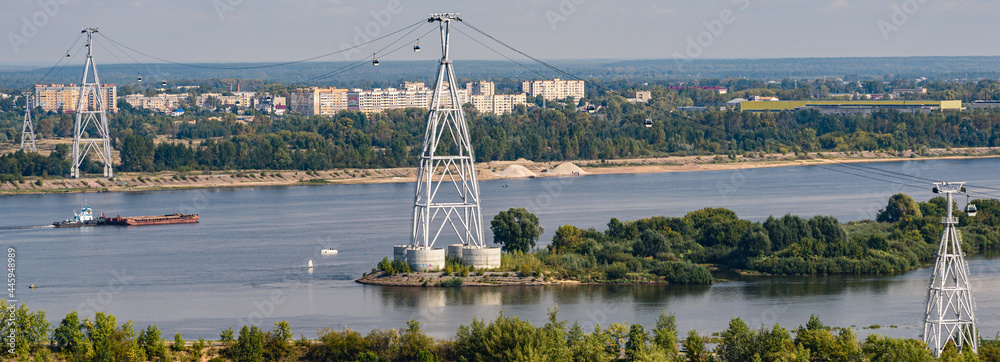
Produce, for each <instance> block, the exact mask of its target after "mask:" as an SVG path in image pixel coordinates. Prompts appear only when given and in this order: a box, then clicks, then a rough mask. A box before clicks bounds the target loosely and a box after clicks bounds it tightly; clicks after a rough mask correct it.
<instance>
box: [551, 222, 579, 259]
mask: <svg viewBox="0 0 1000 362" xmlns="http://www.w3.org/2000/svg"><path fill="white" fill-rule="evenodd" d="M583 240H584V237H583V230H580V228H578V227H576V226H573V225H563V226H560V227H559V230H556V235H555V236H554V237H552V243H551V244H549V247H548V248H549V251H551V252H555V253H561V252H575V251H576V248H577V247H578V246H580V244H581V243H583Z"/></svg>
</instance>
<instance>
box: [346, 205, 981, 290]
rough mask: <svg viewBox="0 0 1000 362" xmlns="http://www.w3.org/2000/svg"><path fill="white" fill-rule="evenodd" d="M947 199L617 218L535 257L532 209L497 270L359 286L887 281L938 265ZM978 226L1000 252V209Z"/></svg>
mask: <svg viewBox="0 0 1000 362" xmlns="http://www.w3.org/2000/svg"><path fill="white" fill-rule="evenodd" d="M945 202H946V201H945V198H944V197H935V198H932V199H930V200H928V201H926V202H916V201H914V199H913V198H912V197H910V196H909V195H906V194H896V195H893V196H891V197H890V198H889V200H888V202H887V204H886V206H885V207H884V208H883V209H882V210H880V211H879V212H878V215H877V217H876V220H863V221H855V222H849V223H846V224H843V223H840V222H839V221H838V220H837V219H836V218H834V217H830V216H814V217H811V218H802V217H799V216H795V215H785V216H782V217H777V218H776V217H769V218H768V219H767V220H765V221H764V222H751V221H748V220H742V219H740V218H739V217H737V215H736V213H735V212H733V211H731V210H728V209H724V208H705V209H701V210H697V211H692V212H689V213H688V214H687V215H685V216H684V217H662V216H658V217H651V218H646V219H641V220H634V221H625V222H622V221H619V220H618V219H611V221H609V222H608V228H607V230H605V231H603V232H602V231H598V230H595V229H593V228H590V229H581V228H578V227H575V226H572V225H564V226H561V227H559V229H558V230H557V231H556V232H555V235H554V236H553V237H552V241H551V242H550V243H549V244H548V246H546V247H545V248H541V249H538V250H532V248H534V247H535V245H536V242H537V240H538V238H539V235H540V234H541V233H542V231H543V230H541V229H540V227H539V226H538V218H537V217H536V216H535V215H533V214H531V213H530V212H528V211H527V210H525V209H519V208H518V209H515V208H512V209H510V210H507V211H502V212H500V213H499V214H498V215H497V216H496V217H495V218H494V219H493V221H492V222H491V225H492V230H493V233H494V240H495V241H496V242H497V243H498V244H500V245H502V249H503V251H504V252H505V253H504V254H503V255H502V256H501V258H502V262H501V267H500V268H499V269H497V270H489V271H485V270H474V269H472V268H470V267H468V266H465V265H462V263H461V261H460V260H458V259H449V260H448V261H447V263H446V267H445V269H444V270H442V271H438V272H422V273H415V272H411V271H410V270H409V267H408V266H407V265H406V264H405V263H403V262H400V261H396V262H392V261H390V260H389V259H388V258H386V259H384V260H383V261H382V262H381V263H379V265H378V266H377V267H376V268H375V269H373V270H372V273H371V274H366V275H365V276H363V277H362V278H361V279H359V280H358V281H359V282H362V283H370V284H383V285H401V286H443V287H448V286H462V285H474V286H481V285H545V284H555V283H565V282H571V283H575V282H579V283H619V284H620V283H668V284H709V283H712V282H713V281H714V280H715V279H714V278H713V275H712V271H718V270H726V271H733V272H738V273H744V274H762V275H795V274H885V273H899V272H905V271H910V270H914V269H916V268H919V267H921V266H924V265H926V264H927V263H929V262H930V261H931V260H933V257H934V256H935V253H936V252H937V245H938V242H939V239H940V237H941V232H942V230H943V226H942V224H941V223H940V221H941V218H942V217H944V216H945V215H944V214H945V210H946V205H945ZM971 203H972V204H974V205H976V206H977V208H978V210H979V213H978V215H977V216H975V217H969V216H967V215H965V214H964V213H962V212H960V211H959V210H962V209H963V208H960V207H957V206H956V207H954V210H956V211H954V215H952V216H954V217H957V218H958V220H959V225H958V230H959V233H960V234H961V235H962V244H963V250H964V251H965V252H966V253H968V254H977V253H982V252H985V251H990V250H996V249H997V248H998V247H1000V201H997V200H992V199H990V200H987V199H978V200H973V201H972V202H971Z"/></svg>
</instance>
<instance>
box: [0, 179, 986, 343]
mask: <svg viewBox="0 0 1000 362" xmlns="http://www.w3.org/2000/svg"><path fill="white" fill-rule="evenodd" d="M998 162H1000V160H998V159H974V160H946V161H945V160H935V161H911V162H892V163H873V164H867V165H866V167H873V168H877V169H881V170H887V171H891V172H898V173H905V174H909V175H914V176H918V177H921V178H926V179H932V180H937V179H943V180H952V181H967V182H969V183H970V185H976V186H987V187H993V188H1000V167H997V166H998ZM830 168H833V169H838V170H842V171H847V172H851V173H856V174H862V175H867V176H870V177H876V178H883V179H888V178H889V177H886V176H875V174H872V173H869V172H866V171H861V170H859V169H851V168H843V167H842V166H830ZM959 176H960V178H959V179H956V178H957V177H959ZM897 181H899V180H897ZM904 183H905V185H900V184H893V183H887V182H880V181H877V180H873V179H871V178H863V177H858V176H855V175H849V174H845V173H841V172H834V171H832V170H830V169H829V168H824V167H814V166H807V167H782V168H764V169H754V170H734V171H705V172H683V173H661V174H636V175H602V176H582V177H571V178H537V179H526V180H498V181H489V182H483V183H482V184H481V188H482V197H483V214H484V218H485V219H486V225H487V226H488V225H489V219H491V218H492V217H493V216H494V215H496V213H497V212H499V211H501V210H506V209H507V208H510V207H527V208H529V209H530V210H531V211H532V212H534V213H535V214H537V215H538V216H539V218H540V220H541V222H542V225H543V226H544V228H545V230H546V232H545V233H544V234H543V235H542V240H543V241H542V242H541V244H545V243H547V241H548V240H551V238H552V235H553V233H554V232H555V230H556V229H557V228H558V227H559V226H560V225H563V224H572V225H576V226H579V227H594V228H598V229H599V230H603V229H604V228H605V226H604V225H606V224H607V222H608V220H609V219H610V218H612V217H617V218H619V219H622V220H631V219H637V218H643V217H649V216H657V215H667V216H683V215H684V214H685V213H687V212H689V211H692V210H697V209H700V208H703V207H726V208H729V209H732V210H734V211H736V212H737V213H738V215H739V216H740V217H742V218H746V219H750V220H754V221H762V220H763V219H765V218H767V216H769V215H783V214H786V213H792V214H798V215H802V216H805V217H809V216H813V215H817V214H822V215H833V216H836V217H837V218H839V219H840V220H841V221H850V220H861V219H870V218H873V217H874V213H875V212H876V211H877V210H878V209H880V208H882V207H884V206H885V204H886V201H887V199H888V197H889V196H890V195H892V194H894V193H897V192H906V193H908V194H910V195H912V196H913V197H914V198H916V199H917V200H920V201H923V200H927V199H929V198H930V197H932V196H934V195H933V194H931V192H930V189H931V185H930V184H929V183H922V182H904ZM504 185H506V186H507V187H504ZM970 190H972V191H975V190H977V189H976V188H975V187H970ZM985 191H986V192H989V193H995V194H1000V192H996V191H989V190H985ZM0 202H2V205H3V206H4V208H5V209H6V210H7V211H6V212H5V213H4V216H5V217H4V218H3V219H0V228H2V229H3V230H0V243H2V245H4V246H8V247H13V248H15V250H16V251H17V258H16V263H17V269H16V271H17V281H18V285H17V293H18V298H17V299H18V300H19V301H21V302H26V303H27V304H28V306H29V307H30V308H32V309H39V308H41V309H44V310H45V311H46V313H47V314H48V317H49V319H50V320H51V321H52V323H53V324H57V323H58V321H59V319H61V318H62V317H63V316H65V315H66V313H68V312H70V311H72V310H77V311H80V312H81V315H82V316H81V318H83V317H87V316H90V317H91V318H92V316H93V314H94V312H95V311H103V312H110V313H114V314H115V315H116V316H117V317H118V320H119V322H122V321H125V320H132V321H134V322H135V323H136V325H137V326H138V328H143V327H145V326H146V325H148V324H153V323H156V324H157V325H158V326H159V327H160V329H162V330H163V331H164V333H165V334H164V335H171V334H173V333H175V332H181V333H183V334H184V337H185V338H187V339H193V338H198V337H199V336H200V337H205V338H207V339H216V338H218V335H219V331H220V330H221V329H223V328H226V327H229V326H233V327H234V328H237V329H238V328H239V326H240V325H242V324H245V323H256V324H258V325H262V326H264V327H265V329H270V326H271V325H272V324H273V323H274V322H277V321H281V320H287V321H288V322H289V323H290V324H291V326H292V328H293V330H294V332H295V333H302V334H304V335H305V336H306V337H309V338H315V337H316V331H317V330H318V329H320V328H324V327H331V328H343V327H350V328H352V329H355V330H360V331H363V332H367V331H368V330H370V329H373V328H401V327H404V326H405V322H406V321H407V320H409V319H417V320H419V321H420V322H421V326H422V327H423V328H424V330H425V331H427V332H428V333H430V334H431V335H434V336H436V337H448V336H452V335H454V333H455V330H456V328H457V327H458V326H459V325H460V324H468V323H469V322H470V321H471V320H472V319H473V318H485V319H492V318H495V317H496V316H497V315H498V314H499V313H500V311H501V310H502V311H503V313H505V314H509V315H516V316H519V317H521V318H526V319H528V320H530V321H532V322H534V323H536V324H542V323H544V321H545V318H546V310H547V308H549V307H551V306H554V305H558V306H559V312H560V317H561V319H565V320H570V321H579V322H580V324H581V325H583V326H584V328H587V329H588V330H589V329H591V328H592V326H593V325H594V324H596V323H599V324H601V325H603V326H607V325H608V324H609V323H611V322H629V323H643V324H645V325H646V326H647V328H650V327H652V325H653V324H654V323H655V319H656V316H657V315H658V314H659V313H660V310H662V309H666V311H667V312H668V313H671V312H672V313H675V314H676V315H677V322H678V325H679V328H680V329H681V330H689V329H692V328H695V329H698V330H699V331H702V332H703V333H705V332H714V331H720V330H723V329H725V328H726V325H727V323H728V321H729V319H730V318H731V317H733V316H739V317H742V318H743V319H744V320H746V321H747V322H748V323H749V324H750V325H751V326H761V325H767V326H771V325H773V324H774V323H781V324H782V325H784V326H786V327H795V326H798V325H800V324H805V322H806V321H808V318H809V315H810V314H816V315H818V316H819V317H820V318H821V320H823V321H824V322H825V323H826V324H830V325H836V326H854V327H856V328H858V329H859V334H862V335H863V334H866V333H882V334H888V335H892V336H900V337H911V338H916V337H918V336H919V334H920V333H921V329H922V324H921V319H922V318H923V311H922V310H923V306H924V301H925V298H926V288H927V284H928V282H929V278H930V272H929V269H927V268H924V269H919V270H915V271H912V272H909V273H903V274H898V275H863V276H855V275H848V276H842V275H834V276H790V277H730V276H725V277H726V279H727V280H726V281H722V282H718V283H715V284H713V285H711V286H664V285H637V286H633V285H628V286H604V285H576V286H548V287H482V288H460V289H440V288H397V287H378V286H366V285H361V284H357V283H355V282H354V281H353V280H354V279H356V278H358V277H360V276H361V274H362V273H364V272H366V271H368V270H370V269H371V268H372V267H374V265H375V264H376V263H377V262H378V261H379V260H381V259H382V258H383V257H384V256H390V257H391V255H392V245H393V244H400V243H406V242H408V239H407V238H408V237H407V235H408V233H409V228H410V214H411V211H412V210H411V207H412V203H413V184H367V185H326V186H293V187H268V188H244V189H220V190H184V191H157V192H134V193H104V194H73V195H27V196H4V197H0ZM960 202H964V200H960ZM85 204H90V205H91V206H93V208H94V210H95V212H98V213H100V212H104V213H107V214H108V215H109V216H111V215H116V214H121V215H146V214H164V213H171V212H175V211H180V212H192V211H193V212H197V213H199V214H201V222H200V223H198V224H188V225H161V226H145V227H95V228H82V229H81V228H69V229H54V228H34V229H18V227H25V226H41V225H46V224H50V223H51V222H53V221H56V220H62V219H65V218H67V217H68V216H71V215H72V211H73V210H78V209H79V208H80V207H81V206H83V205H85ZM486 234H487V238H489V231H488V230H487V231H486ZM439 243H441V242H440V241H439ZM439 246H442V245H439ZM328 247H332V248H336V249H339V250H340V253H339V254H338V255H335V256H321V255H320V250H321V249H323V248H328ZM309 260H313V261H314V263H315V268H314V270H313V272H312V273H309V272H307V269H306V267H305V266H306V264H307V263H308V261H309ZM969 264H970V267H971V270H972V283H973V287H974V288H975V291H974V293H975V294H974V295H975V297H976V302H977V304H978V310H977V311H978V317H979V328H980V330H981V332H982V334H983V335H986V336H992V335H994V334H996V333H997V332H998V331H1000V319H998V318H1000V293H998V292H997V290H1000V263H998V261H997V260H994V259H987V258H972V259H971V260H970V261H969ZM30 284H35V285H36V286H37V288H35V289H29V288H27V286H28V285H30ZM871 325H881V326H882V328H880V329H863V327H867V326H871ZM889 326H894V328H890V327H889Z"/></svg>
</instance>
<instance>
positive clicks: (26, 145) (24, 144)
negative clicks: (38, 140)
mask: <svg viewBox="0 0 1000 362" xmlns="http://www.w3.org/2000/svg"><path fill="white" fill-rule="evenodd" d="M21 94H22V95H24V125H22V126H21V150H25V151H31V152H38V148H37V147H35V127H34V126H33V125H32V124H31V92H24V93H21Z"/></svg>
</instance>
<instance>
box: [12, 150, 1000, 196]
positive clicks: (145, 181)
mask: <svg viewBox="0 0 1000 362" xmlns="http://www.w3.org/2000/svg"><path fill="white" fill-rule="evenodd" d="M982 157H1000V148H961V149H959V148H955V149H950V150H946V149H932V150H929V151H928V152H926V153H925V154H924V155H917V154H915V153H913V152H909V151H904V152H892V153H890V152H823V153H810V154H804V155H799V156H796V155H794V154H768V155H757V156H754V157H744V156H737V157H736V158H735V159H731V158H728V157H725V156H714V157H713V156H675V157H663V158H637V159H619V160H584V161H574V163H575V164H576V165H578V166H580V167H581V168H582V169H583V171H584V172H585V174H589V175H602V174H626V173H661V172H693V171H713V170H735V169H749V168H762V167H788V166H804V165H823V164H837V163H846V162H891V161H904V160H931V159H949V158H982ZM561 163H562V162H532V161H528V160H523V159H522V160H517V161H493V162H486V163H479V164H477V165H476V167H477V169H478V175H479V180H481V181H486V180H494V179H500V178H501V177H500V176H499V174H500V173H501V172H502V171H503V170H504V169H506V168H507V167H509V166H511V165H514V164H517V165H521V166H524V167H525V168H526V169H527V170H528V171H531V172H532V173H534V174H535V175H536V177H552V175H551V173H549V172H547V171H548V170H551V169H553V168H555V167H556V166H558V165H559V164H561ZM415 175H416V169H415V168H412V167H409V168H394V169H337V170H327V171H317V172H306V171H233V172H228V171H227V172H223V171H214V172H202V171H196V172H190V173H183V174H181V173H176V172H158V173H128V172H126V173H121V174H118V175H117V177H116V178H115V179H114V180H108V179H104V178H101V177H87V178H81V179H65V178H58V179H52V178H49V179H43V180H42V182H41V185H38V184H37V183H36V181H37V180H38V179H37V178H28V179H26V180H25V181H24V182H23V183H21V182H17V181H13V182H5V183H3V184H0V195H19V194H43V193H80V192H128V191H155V190H176V189H196V188H224V187H261V186H290V185H323V184H362V183H391V182H414V181H415V177H416V176H415Z"/></svg>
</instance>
